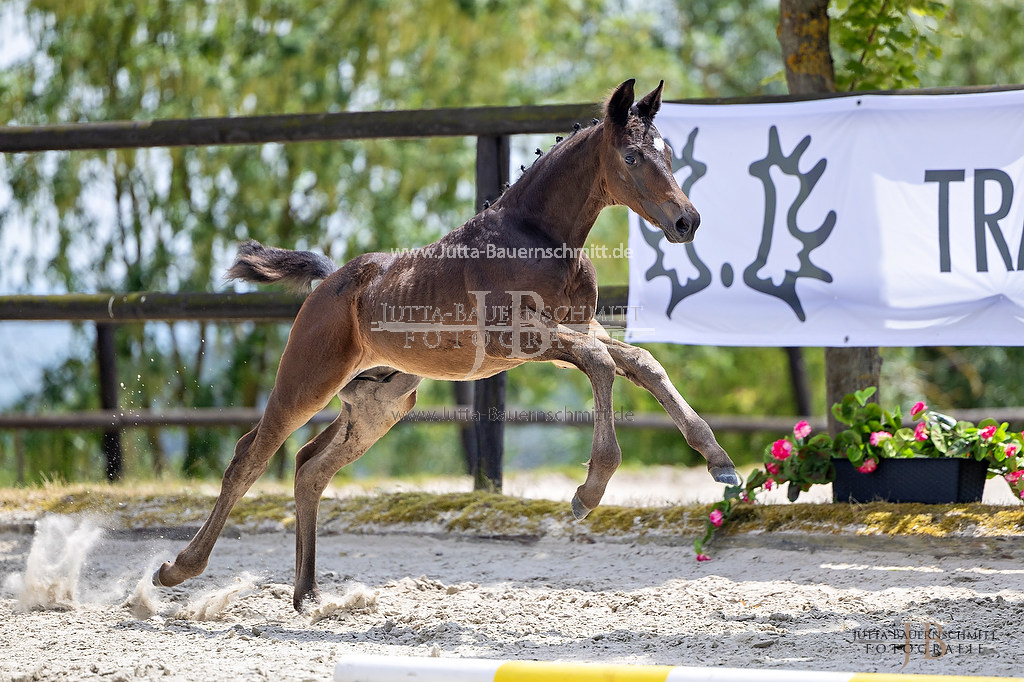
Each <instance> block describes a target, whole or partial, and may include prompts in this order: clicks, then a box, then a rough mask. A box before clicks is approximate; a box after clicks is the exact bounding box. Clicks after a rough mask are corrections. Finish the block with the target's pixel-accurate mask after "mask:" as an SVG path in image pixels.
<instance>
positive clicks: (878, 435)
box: [868, 431, 892, 445]
mask: <svg viewBox="0 0 1024 682" xmlns="http://www.w3.org/2000/svg"><path fill="white" fill-rule="evenodd" d="M887 438H892V434H891V433H889V432H888V431H873V432H872V433H871V437H870V438H868V441H869V442H870V443H871V444H872V445H878V444H879V443H881V442H882V441H883V440H886V439H887Z"/></svg>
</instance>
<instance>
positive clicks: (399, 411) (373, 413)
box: [293, 374, 420, 611]
mask: <svg viewBox="0 0 1024 682" xmlns="http://www.w3.org/2000/svg"><path fill="white" fill-rule="evenodd" d="M419 383H420V378H419V377H417V376H413V375H411V374H392V375H390V376H388V377H387V378H386V379H385V380H384V381H374V380H365V379H354V380H353V381H351V382H349V384H348V385H347V386H346V387H345V388H344V389H342V391H341V392H340V393H339V395H340V397H341V399H342V409H341V413H340V414H339V415H338V418H337V419H336V420H335V421H334V422H333V423H332V424H331V425H330V426H328V427H327V429H325V430H324V431H323V432H322V433H321V434H320V435H318V436H317V437H316V438H314V439H313V440H311V441H310V442H309V443H307V444H306V445H305V446H304V447H303V448H302V449H301V450H299V452H298V454H297V455H296V458H295V592H294V594H293V605H294V606H295V610H296V611H301V610H302V606H303V604H304V603H307V602H317V601H319V598H320V591H319V589H318V588H317V584H316V522H317V513H318V511H319V507H320V496H321V495H322V494H323V491H324V489H325V488H326V487H327V484H328V483H330V481H331V478H333V476H334V474H335V473H337V471H338V470H339V469H341V468H342V467H343V466H345V465H346V464H350V463H352V462H354V461H355V460H356V459H358V458H359V457H361V456H362V455H363V453H365V452H366V451H367V449H369V447H370V446H371V445H373V444H374V442H376V441H377V439H379V438H380V437H381V436H383V435H384V434H385V433H387V431H388V430H389V429H390V428H391V427H392V426H394V425H395V423H396V422H397V421H398V420H399V419H400V418H401V416H402V415H403V414H404V413H405V412H408V411H409V410H411V409H412V407H413V405H415V404H416V387H417V386H418V385H419Z"/></svg>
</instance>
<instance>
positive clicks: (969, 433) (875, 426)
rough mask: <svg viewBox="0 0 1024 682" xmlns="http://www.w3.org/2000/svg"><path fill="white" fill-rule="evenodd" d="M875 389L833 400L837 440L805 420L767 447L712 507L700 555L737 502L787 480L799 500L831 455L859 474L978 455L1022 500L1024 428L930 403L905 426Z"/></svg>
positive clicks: (829, 474) (826, 476) (827, 470)
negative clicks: (957, 415) (895, 461)
mask: <svg viewBox="0 0 1024 682" xmlns="http://www.w3.org/2000/svg"><path fill="white" fill-rule="evenodd" d="M875 391H876V389H875V387H874V386H871V387H868V388H866V389H864V390H862V391H856V392H854V393H850V394H848V395H847V396H846V397H844V398H843V400H842V401H841V402H838V403H836V404H834V405H833V406H832V414H833V415H834V416H835V418H836V419H837V420H838V421H839V422H841V423H843V424H845V425H846V427H847V428H846V429H844V430H843V431H840V432H839V433H838V434H836V436H835V438H830V437H829V436H828V434H824V433H820V434H816V435H813V436H812V435H811V426H810V425H809V424H808V423H807V422H806V421H801V422H798V423H797V424H796V426H794V427H793V433H792V435H786V436H785V437H783V438H779V439H778V440H776V441H773V442H772V443H770V444H769V445H767V446H766V447H765V449H764V453H763V456H762V459H763V464H764V466H763V467H762V468H758V469H755V470H754V471H752V472H751V473H750V475H749V476H747V480H746V481H745V482H744V483H743V484H742V485H735V486H728V487H726V489H725V494H724V496H723V499H722V500H721V501H720V502H716V503H715V504H714V505H713V506H712V509H711V513H710V514H709V515H708V518H707V519H706V520H705V523H704V526H705V531H704V535H703V536H701V537H699V538H697V539H696V541H695V542H694V547H695V548H696V550H697V561H707V560H708V559H709V558H710V557H709V556H708V555H707V554H705V553H704V545H705V544H706V543H707V542H708V541H709V540H710V539H711V537H712V536H713V535H714V532H715V530H716V529H717V528H720V527H722V525H724V524H725V523H726V522H727V521H728V519H729V517H730V516H731V515H732V512H733V509H734V508H735V506H736V505H738V504H754V503H756V501H757V495H758V494H759V493H761V492H762V491H765V490H771V489H772V488H773V487H774V486H776V485H781V484H783V483H788V484H789V488H788V490H787V497H788V498H789V500H790V502H795V501H796V499H797V497H799V495H800V493H801V492H804V491H806V490H808V489H810V487H811V486H812V485H814V484H816V483H831V482H832V481H834V480H835V477H836V471H835V467H834V466H833V465H832V459H833V458H841V459H848V460H849V461H850V464H852V465H853V466H854V467H856V468H857V470H858V471H860V472H861V473H870V472H872V471H874V470H875V469H876V468H877V467H878V460H879V459H883V458H895V457H960V458H964V459H976V460H978V461H980V462H985V463H986V465H987V466H988V477H989V478H992V477H995V476H1002V477H1003V478H1004V479H1005V480H1006V482H1007V484H1008V485H1009V486H1010V488H1011V490H1013V492H1014V494H1015V495H1016V496H1017V497H1020V498H1021V499H1024V454H1022V452H1024V433H1018V432H1012V431H1009V429H1008V425H1007V424H1006V423H1005V422H1004V423H1002V424H998V423H996V422H995V421H994V420H992V419H984V420H982V421H980V422H978V424H977V425H975V424H972V423H971V422H966V421H957V420H955V419H953V418H952V417H949V416H947V415H944V414H940V413H939V412H935V411H933V410H930V409H928V406H927V405H925V404H924V403H923V402H917V403H916V404H915V405H914V406H913V407H912V408H911V409H910V416H911V418H912V419H913V420H914V421H916V422H917V424H916V426H914V427H913V428H911V427H910V426H905V425H904V423H903V414H902V412H901V411H900V408H899V407H898V406H897V407H896V408H895V409H893V410H892V411H891V412H890V411H887V410H883V409H882V407H881V406H879V405H878V404H877V403H872V402H869V400H870V399H871V397H872V396H873V395H874V394H875ZM918 420H919V421H918Z"/></svg>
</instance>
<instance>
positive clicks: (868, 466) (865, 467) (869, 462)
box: [857, 459, 878, 474]
mask: <svg viewBox="0 0 1024 682" xmlns="http://www.w3.org/2000/svg"><path fill="white" fill-rule="evenodd" d="M877 468H878V460H877V459H866V460H864V463H863V464H861V465H860V466H859V467H857V471H859V472H861V473H862V474H870V473H871V472H872V471H874V470H875V469H877Z"/></svg>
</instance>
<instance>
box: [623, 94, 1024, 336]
mask: <svg viewBox="0 0 1024 682" xmlns="http://www.w3.org/2000/svg"><path fill="white" fill-rule="evenodd" d="M658 129H659V131H660V133H661V135H662V136H663V137H664V138H665V140H666V142H668V143H669V145H670V147H671V152H672V155H673V168H674V169H675V171H676V177H677V178H678V179H679V184H680V185H681V186H682V188H683V191H684V192H686V193H687V195H688V196H689V197H690V199H691V200H692V201H693V204H694V206H695V207H696V208H697V210H698V211H699V212H700V214H701V226H700V229H699V230H698V231H697V235H696V238H695V240H694V241H693V242H692V243H690V244H672V243H669V242H668V240H667V239H665V237H664V236H663V235H662V233H661V232H660V231H659V230H658V229H657V228H656V227H654V226H652V225H649V224H648V223H646V222H645V221H644V220H643V219H641V218H640V217H638V216H636V215H631V217H630V232H629V246H630V249H631V251H632V258H631V259H630V264H629V305H630V312H629V320H628V322H627V337H626V338H627V340H629V341H640V342H643V341H671V342H677V343H690V344H712V345H725V346H837V347H842V346H931V345H1007V346H1017V345H1024V91H1011V92H992V93H979V94H967V95H854V96H849V97H839V98H832V99H823V100H814V101H808V102H793V103H784V104H746V105H728V106H726V105H684V104H665V105H663V106H662V109H661V111H660V113H659V114H658Z"/></svg>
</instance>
